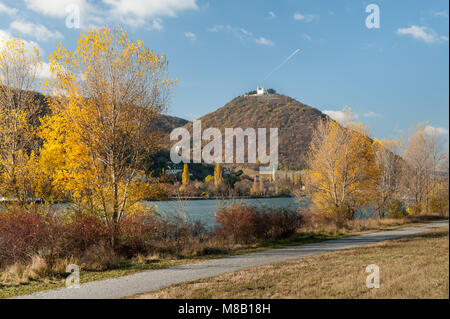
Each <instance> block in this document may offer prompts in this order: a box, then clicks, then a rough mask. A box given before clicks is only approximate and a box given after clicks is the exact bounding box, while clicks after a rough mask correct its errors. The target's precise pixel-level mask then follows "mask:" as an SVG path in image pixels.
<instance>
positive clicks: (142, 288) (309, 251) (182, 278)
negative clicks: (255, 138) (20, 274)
mask: <svg viewBox="0 0 450 319" xmlns="http://www.w3.org/2000/svg"><path fill="white" fill-rule="evenodd" d="M445 226H446V227H448V220H444V221H438V222H431V223H427V224H425V225H420V226H415V227H407V228H401V229H397V230H389V231H382V232H376V233H371V234H365V235H360V236H353V237H348V238H343V239H335V240H328V241H323V242H320V243H313V244H305V245H300V246H291V247H287V248H280V249H270V250H266V251H262V252H257V253H251V254H246V255H238V256H232V257H226V258H220V259H212V260H208V261H204V262H199V263H191V264H186V265H181V266H175V267H170V268H166V269H160V270H152V271H145V272H141V273H136V274H133V275H128V276H123V277H119V278H113V279H106V280H101V281H93V282H89V283H86V284H83V285H81V287H80V288H70V289H68V288H61V289H56V290H48V291H42V292H37V293H34V294H31V295H24V296H20V297H18V298H27V299H28V298H37V299H47V298H51V299H66V298H69V299H78V298H82V299H95V298H122V297H127V296H131V295H135V294H139V293H145V292H149V291H153V290H158V289H160V288H162V287H166V286H169V285H172V284H176V283H181V282H186V281H192V280H197V279H201V278H207V277H212V276H217V275H220V274H223V273H228V272H233V271H236V270H240V269H243V268H248V267H254V266H260V265H265V264H271V263H275V262H280V261H286V260H290V259H295V258H302V257H307V256H311V255H315V254H322V253H326V252H332V251H336V250H342V249H349V248H353V247H357V246H361V245H366V244H372V243H377V242H380V241H384V240H391V239H396V238H399V237H403V236H408V235H414V234H418V233H421V232H424V231H427V230H430V229H432V228H435V227H445Z"/></svg>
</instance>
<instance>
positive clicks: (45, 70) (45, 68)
mask: <svg viewBox="0 0 450 319" xmlns="http://www.w3.org/2000/svg"><path fill="white" fill-rule="evenodd" d="M51 76H52V73H51V72H50V64H48V63H46V62H42V64H41V70H40V72H39V77H40V78H42V79H43V78H51Z"/></svg>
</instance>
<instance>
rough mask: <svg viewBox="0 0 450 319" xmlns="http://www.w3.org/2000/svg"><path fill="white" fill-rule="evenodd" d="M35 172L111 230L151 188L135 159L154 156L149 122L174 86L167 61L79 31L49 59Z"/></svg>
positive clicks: (140, 47)
mask: <svg viewBox="0 0 450 319" xmlns="http://www.w3.org/2000/svg"><path fill="white" fill-rule="evenodd" d="M49 60H50V71H51V72H52V76H53V77H52V79H51V80H48V81H46V83H45V89H46V90H47V91H48V92H49V93H51V94H52V98H50V99H49V104H50V106H51V110H52V115H51V116H49V117H46V118H45V119H44V121H43V128H42V130H41V134H40V135H41V138H42V139H43V148H42V152H41V159H40V161H41V163H40V164H41V166H42V167H43V170H45V172H46V173H47V174H48V176H49V177H51V178H52V180H53V185H54V187H55V189H56V190H57V191H59V192H64V193H69V194H70V196H71V198H72V199H73V200H74V201H75V203H76V204H77V207H78V208H80V210H81V211H84V212H90V213H94V214H97V215H98V216H101V217H103V218H104V220H105V221H106V222H107V224H108V225H110V226H111V227H112V228H113V229H114V230H115V229H116V228H117V227H116V226H117V225H119V223H120V222H121V220H122V219H123V218H125V217H126V216H129V215H130V214H133V212H134V211H135V210H134V208H135V207H136V204H137V203H139V202H140V201H141V200H142V198H145V197H146V196H147V194H146V192H147V190H150V189H152V187H151V185H149V183H150V182H149V180H148V179H146V178H145V174H144V172H143V171H142V167H143V165H142V163H143V161H144V160H145V159H146V158H147V157H148V156H149V154H152V153H153V152H154V151H156V150H157V148H158V144H159V142H160V141H158V140H156V139H155V134H154V132H155V130H156V128H155V127H154V122H155V121H154V119H155V117H156V116H157V114H158V113H160V112H161V111H162V110H164V109H165V107H166V105H167V103H168V98H169V92H170V89H171V87H172V86H173V85H174V84H175V81H173V80H171V79H169V77H168V61H167V59H166V57H165V56H163V55H160V54H156V53H154V52H153V51H151V50H150V49H148V48H145V47H144V44H143V42H142V41H137V42H134V41H132V40H131V39H129V38H128V36H127V33H126V32H125V31H123V30H119V29H110V28H108V27H101V28H99V29H98V30H93V29H91V30H90V31H89V32H88V33H81V35H80V37H79V39H78V44H77V46H76V48H75V50H73V51H70V50H69V49H67V48H65V47H64V46H62V45H61V44H60V45H58V46H57V49H56V50H55V51H54V52H53V53H52V54H51V55H50V58H49Z"/></svg>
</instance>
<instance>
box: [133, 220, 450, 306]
mask: <svg viewBox="0 0 450 319" xmlns="http://www.w3.org/2000/svg"><path fill="white" fill-rule="evenodd" d="M448 258H449V241H448V228H441V229H438V230H433V231H431V232H428V233H424V234H420V235H416V236H411V237H406V238H403V239H399V240H394V241H388V242H383V243H378V244H374V245H370V246H365V247H360V248H355V249H350V250H345V251H340V252H334V253H327V254H322V255H317V256H312V257H308V258H303V259H298V260H293V261H289V262H283V263H277V264H273V265H266V266H260V267H255V268H251V269H247V270H242V271H238V272H234V273H230V274H225V275H221V276H217V277H213V278H209V279H204V280H199V281H194V282H190V283H185V284H179V285H174V286H171V287H168V288H165V289H162V290H160V291H157V292H153V293H148V294H144V295H141V296H138V298H449V259H448ZM369 264H377V265H378V266H379V267H380V278H381V283H380V288H379V289H376V288H375V289H368V288H367V287H366V286H365V280H366V276H367V275H368V274H367V273H365V268H366V266H367V265H369Z"/></svg>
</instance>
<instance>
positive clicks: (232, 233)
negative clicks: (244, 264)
mask: <svg viewBox="0 0 450 319" xmlns="http://www.w3.org/2000/svg"><path fill="white" fill-rule="evenodd" d="M216 222H217V223H218V225H219V226H218V228H217V233H218V234H219V235H221V236H223V237H228V238H231V239H232V240H234V241H235V242H238V243H250V242H256V241H268V240H276V239H284V238H288V237H290V236H292V235H293V234H294V233H295V232H296V231H297V229H298V228H299V227H300V226H301V224H302V215H300V214H298V213H297V212H295V211H291V210H287V209H274V208H255V207H249V206H245V205H240V204H236V205H233V206H231V207H225V208H222V209H220V210H219V211H218V213H217V216H216Z"/></svg>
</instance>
